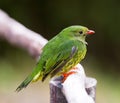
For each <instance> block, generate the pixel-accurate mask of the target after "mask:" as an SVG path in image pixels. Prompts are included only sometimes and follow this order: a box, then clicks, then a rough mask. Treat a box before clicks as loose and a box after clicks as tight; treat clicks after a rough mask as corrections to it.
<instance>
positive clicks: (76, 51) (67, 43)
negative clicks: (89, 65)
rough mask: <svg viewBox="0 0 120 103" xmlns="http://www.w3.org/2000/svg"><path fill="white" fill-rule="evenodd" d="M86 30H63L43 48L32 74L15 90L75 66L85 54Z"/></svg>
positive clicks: (75, 28) (80, 27) (81, 28)
mask: <svg viewBox="0 0 120 103" xmlns="http://www.w3.org/2000/svg"><path fill="white" fill-rule="evenodd" d="M87 33H88V28H86V27H83V26H70V27H68V28H65V29H63V30H62V31H61V32H60V33H59V34H58V35H56V36H55V37H54V38H52V39H51V40H50V41H49V42H48V43H47V44H46V45H45V46H44V48H43V50H42V53H41V56H40V59H39V62H38V63H37V65H36V67H35V69H34V70H33V72H32V73H31V74H30V75H29V76H28V77H27V78H26V79H25V80H24V81H23V82H22V83H21V84H20V86H19V87H18V88H17V89H16V90H17V91H20V90H21V89H22V88H24V87H26V86H27V85H28V84H29V83H30V82H31V81H37V80H38V79H40V80H41V81H44V80H45V79H46V77H47V76H49V75H50V76H51V77H53V76H55V75H60V74H62V73H65V72H68V71H69V70H70V69H71V68H73V67H74V66H75V65H77V64H78V63H79V62H80V61H81V60H82V59H83V58H84V56H85V54H86V42H85V38H86V35H87Z"/></svg>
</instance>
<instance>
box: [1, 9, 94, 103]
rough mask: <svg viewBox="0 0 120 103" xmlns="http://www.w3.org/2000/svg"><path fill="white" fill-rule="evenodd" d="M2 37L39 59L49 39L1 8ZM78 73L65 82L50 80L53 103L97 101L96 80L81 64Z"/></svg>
mask: <svg viewBox="0 0 120 103" xmlns="http://www.w3.org/2000/svg"><path fill="white" fill-rule="evenodd" d="M0 37H1V38H4V39H5V40H7V41H8V42H9V43H10V44H12V45H15V46H18V47H21V48H23V49H25V50H26V51H27V52H28V53H29V54H30V55H31V56H33V57H34V58H36V59H38V58H39V54H40V53H41V52H42V47H43V46H44V45H45V44H46V43H47V40H46V39H45V38H43V37H42V36H40V35H39V34H38V33H35V32H33V31H31V30H29V29H27V28H26V27H25V26H23V25H22V24H20V23H18V22H17V21H15V20H14V19H12V18H10V17H9V16H8V15H7V14H6V13H5V12H3V11H2V10H0ZM77 68H78V69H77V73H75V74H72V75H70V76H69V77H68V78H67V79H66V80H65V82H64V83H62V82H61V77H60V78H59V77H58V78H53V79H52V80H51V81H50V92H51V103H95V88H96V80H95V79H93V78H88V77H86V75H85V73H84V69H83V68H82V66H81V65H77Z"/></svg>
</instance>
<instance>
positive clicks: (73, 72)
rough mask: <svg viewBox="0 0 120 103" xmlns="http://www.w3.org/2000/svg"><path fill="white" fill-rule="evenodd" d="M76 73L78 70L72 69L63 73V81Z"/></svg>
mask: <svg viewBox="0 0 120 103" xmlns="http://www.w3.org/2000/svg"><path fill="white" fill-rule="evenodd" d="M75 69H76V68H75ZM75 73H77V72H75V71H70V72H68V73H63V74H62V75H63V79H62V83H63V82H64V81H65V80H66V79H67V77H68V76H70V75H72V74H75Z"/></svg>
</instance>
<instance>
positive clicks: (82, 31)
mask: <svg viewBox="0 0 120 103" xmlns="http://www.w3.org/2000/svg"><path fill="white" fill-rule="evenodd" d="M62 32H64V35H66V36H69V37H70V38H71V37H72V38H75V39H77V40H80V41H85V38H86V36H87V35H92V34H94V33H95V32H94V31H93V30H89V29H88V28H87V27H84V26H79V25H76V26H70V27H67V28H65V29H64V30H63V31H62Z"/></svg>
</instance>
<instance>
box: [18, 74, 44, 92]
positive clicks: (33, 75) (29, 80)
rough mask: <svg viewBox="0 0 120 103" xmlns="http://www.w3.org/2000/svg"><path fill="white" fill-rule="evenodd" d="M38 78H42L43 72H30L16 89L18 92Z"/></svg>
mask: <svg viewBox="0 0 120 103" xmlns="http://www.w3.org/2000/svg"><path fill="white" fill-rule="evenodd" d="M38 79H41V80H42V76H41V73H40V72H39V73H37V72H32V74H30V75H29V76H28V77H27V78H26V79H25V80H24V81H23V82H22V83H21V84H20V85H19V86H18V87H17V89H16V91H17V92H19V91H20V90H22V89H23V88H26V87H27V85H28V84H29V83H30V82H35V81H37V80H38Z"/></svg>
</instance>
